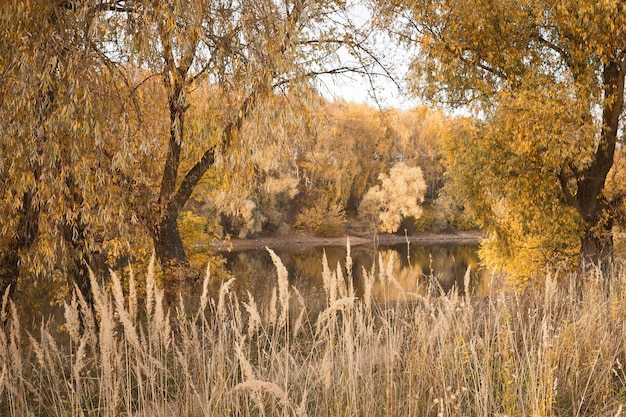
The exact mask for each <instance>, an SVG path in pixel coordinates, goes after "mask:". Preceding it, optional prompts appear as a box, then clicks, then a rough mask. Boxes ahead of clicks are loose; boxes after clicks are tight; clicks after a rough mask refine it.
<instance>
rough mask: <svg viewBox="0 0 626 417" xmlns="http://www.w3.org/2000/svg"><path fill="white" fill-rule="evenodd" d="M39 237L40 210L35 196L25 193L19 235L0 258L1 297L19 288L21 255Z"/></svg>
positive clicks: (20, 213) (18, 228) (20, 215)
mask: <svg viewBox="0 0 626 417" xmlns="http://www.w3.org/2000/svg"><path fill="white" fill-rule="evenodd" d="M38 235H39V210H38V209H37V208H36V207H35V206H34V204H33V194H32V193H30V192H29V193H24V198H23V200H22V209H21V210H20V211H19V221H18V226H17V234H16V235H15V236H14V237H13V238H12V239H11V241H10V243H9V245H8V248H7V249H6V251H5V252H4V253H3V254H2V256H1V257H0V296H1V295H3V294H4V292H5V290H6V289H7V287H9V286H11V289H10V291H11V293H13V292H14V291H15V290H16V288H17V282H18V279H19V277H20V265H19V262H20V253H22V252H24V251H28V250H29V249H30V248H31V247H32V245H33V243H34V242H35V239H36V238H37V236H38Z"/></svg>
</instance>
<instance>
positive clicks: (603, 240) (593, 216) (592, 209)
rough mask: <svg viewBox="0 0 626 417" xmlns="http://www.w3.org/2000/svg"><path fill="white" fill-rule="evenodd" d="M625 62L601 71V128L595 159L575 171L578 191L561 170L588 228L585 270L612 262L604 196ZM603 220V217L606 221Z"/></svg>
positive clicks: (620, 105) (583, 260)
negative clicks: (570, 185)
mask: <svg viewBox="0 0 626 417" xmlns="http://www.w3.org/2000/svg"><path fill="white" fill-rule="evenodd" d="M623 66H624V63H623V62H618V61H612V62H608V63H607V64H605V65H604V68H603V72H602V81H603V91H604V99H603V103H602V130H601V132H600V140H599V141H598V145H597V149H596V152H595V155H594V158H593V161H592V163H591V164H589V166H588V167H587V168H586V169H584V170H582V171H579V170H577V169H576V168H572V167H570V168H569V171H570V172H571V173H575V180H576V189H577V191H576V194H575V195H573V194H572V193H570V192H569V190H568V182H569V179H571V177H569V179H568V175H566V174H564V172H562V173H561V178H560V180H561V188H562V190H563V192H564V194H565V196H566V199H567V201H568V202H569V203H570V204H571V205H572V206H573V207H574V208H575V209H576V210H577V211H578V213H579V214H580V215H581V217H582V218H583V220H584V221H585V222H586V225H587V228H586V231H585V235H584V236H583V237H582V239H581V245H580V261H581V267H582V268H583V269H585V268H590V267H596V266H600V267H603V266H604V267H606V266H607V265H608V263H610V261H611V255H612V251H613V238H612V236H611V233H612V230H611V229H612V226H613V222H612V219H611V216H610V215H607V211H608V207H609V205H610V202H609V201H607V200H606V197H605V196H604V195H603V190H604V186H605V183H606V178H607V176H608V174H609V171H610V170H611V168H612V167H613V161H614V158H615V146H616V143H617V137H618V132H619V120H620V116H621V114H622V110H623V109H624V70H623V68H622V67H623ZM603 219H604V220H603Z"/></svg>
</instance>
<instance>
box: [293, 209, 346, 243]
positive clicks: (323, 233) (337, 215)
mask: <svg viewBox="0 0 626 417" xmlns="http://www.w3.org/2000/svg"><path fill="white" fill-rule="evenodd" d="M296 228H297V229H298V230H302V231H306V232H308V233H311V234H313V235H315V236H320V237H339V236H343V234H344V233H345V213H344V211H343V209H342V208H341V207H339V206H338V205H337V204H331V205H330V206H329V207H326V208H321V207H309V208H306V209H304V210H302V212H301V213H300V214H299V215H298V218H297V219H296Z"/></svg>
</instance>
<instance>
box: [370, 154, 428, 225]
mask: <svg viewBox="0 0 626 417" xmlns="http://www.w3.org/2000/svg"><path fill="white" fill-rule="evenodd" d="M378 179H379V180H380V182H381V184H380V185H375V186H373V187H372V188H370V189H369V190H368V191H367V193H365V195H364V196H363V200H362V201H361V204H360V205H359V217H362V218H364V219H365V220H366V221H368V222H369V223H370V224H371V225H372V226H373V227H374V229H375V230H376V231H377V232H378V231H379V232H384V233H394V232H397V231H398V227H399V226H400V223H401V222H402V219H403V218H406V217H413V218H415V219H417V218H419V217H420V216H421V215H422V208H421V206H420V204H421V203H422V202H423V201H424V193H425V192H426V183H425V182H424V177H423V175H422V170H421V169H420V168H419V167H410V166H407V165H405V164H404V163H403V162H399V163H397V164H395V165H394V166H393V168H391V171H390V172H389V175H387V174H385V173H381V174H380V175H379V176H378Z"/></svg>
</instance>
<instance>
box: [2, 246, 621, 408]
mask: <svg viewBox="0 0 626 417" xmlns="http://www.w3.org/2000/svg"><path fill="white" fill-rule="evenodd" d="M272 255H273V256H272V260H273V262H274V264H275V266H276V268H277V280H276V283H275V287H276V292H275V296H274V301H273V302H271V303H270V305H269V306H263V305H261V304H260V303H259V302H258V301H257V300H255V299H254V297H253V296H252V295H251V294H249V293H248V294H247V297H246V298H247V300H246V301H245V302H243V301H239V298H238V296H237V294H235V293H233V292H232V289H231V288H232V284H233V281H232V280H231V281H227V282H225V283H224V284H223V285H222V287H221V289H220V291H219V293H218V294H217V297H216V299H213V298H211V296H210V294H209V291H208V288H209V284H208V283H209V271H208V270H207V276H206V278H205V280H204V282H203V285H202V288H203V290H202V296H201V300H200V303H199V307H198V309H197V311H189V309H188V307H186V305H185V300H183V299H182V298H180V300H179V302H178V304H177V305H176V306H169V307H168V306H166V305H165V302H164V297H163V292H162V290H160V289H159V288H158V287H157V285H156V281H155V279H154V272H153V271H154V269H153V266H151V267H150V269H149V272H148V273H147V275H146V276H145V277H144V279H145V280H146V282H145V285H143V283H135V277H134V276H131V278H130V281H129V282H128V283H125V282H122V281H121V279H120V278H119V277H118V276H116V275H115V274H113V275H112V279H111V282H110V283H108V285H107V286H106V287H105V286H104V285H102V284H101V283H100V282H99V281H98V279H97V277H95V276H92V289H93V294H94V302H95V304H94V310H95V312H96V316H94V315H93V312H92V309H91V308H90V306H88V305H87V304H86V303H85V301H84V297H82V294H80V292H79V291H78V289H76V290H75V293H74V295H73V297H72V298H71V299H69V300H68V301H67V302H66V303H65V305H64V308H65V314H64V322H63V323H59V322H55V321H51V320H48V321H45V320H43V321H42V324H41V326H40V328H39V331H38V332H36V334H30V333H28V332H27V331H25V330H24V329H23V326H21V324H20V317H19V312H18V311H17V309H16V307H15V305H14V304H13V303H12V302H11V300H10V299H9V298H8V297H7V296H6V295H5V297H3V301H2V307H1V310H0V415H1V416H59V417H60V416H64V417H65V416H76V417H79V416H133V417H140V416H146V417H148V416H180V415H184V416H208V415H235V416H354V415H368V416H409V415H411V416H437V417H439V416H462V415H463V416H505V415H507V416H611V417H612V416H618V415H621V413H622V410H623V404H624V403H625V402H626V371H625V370H624V367H625V366H626V338H625V337H624V336H625V335H626V285H624V284H625V279H624V278H625V276H626V273H625V271H624V268H623V265H622V264H619V263H616V264H615V265H614V266H613V268H612V270H611V272H610V273H609V274H608V275H607V274H606V273H602V272H600V271H592V272H589V273H587V274H586V275H584V276H580V275H579V274H575V273H571V274H569V273H565V272H563V271H560V270H557V269H555V270H552V271H547V272H546V273H545V279H543V282H544V283H545V285H544V287H543V288H533V289H528V290H527V291H525V292H524V293H518V292H514V291H505V290H499V291H495V290H494V292H493V294H492V295H491V296H488V297H471V296H469V295H468V294H467V293H466V294H464V295H460V294H458V293H457V292H454V291H453V292H452V293H450V294H446V295H442V294H441V293H440V292H439V291H428V290H425V291H423V292H422V293H421V294H416V293H411V294H405V295H404V297H400V298H399V299H400V301H397V300H395V301H388V300H385V299H384V298H382V299H381V298H378V299H374V298H372V291H371V288H372V286H373V285H374V284H377V285H382V286H385V285H386V286H389V287H390V289H393V291H394V293H395V291H397V290H398V288H397V287H398V284H397V281H396V280H395V278H394V277H393V276H392V275H391V271H392V270H393V268H391V267H390V262H392V261H390V262H389V263H388V264H386V265H380V267H379V268H376V269H372V271H369V272H367V271H365V283H364V284H365V285H364V293H363V294H361V295H357V294H356V291H355V289H354V286H353V285H352V280H353V277H352V261H351V259H350V257H349V255H348V258H347V260H346V264H345V265H338V266H337V267H336V268H334V267H333V266H331V265H328V262H327V261H326V260H324V271H323V274H324V277H323V281H324V288H325V291H326V296H325V297H326V307H325V309H323V310H322V311H321V312H315V313H313V312H311V311H308V310H307V307H306V305H305V303H304V299H303V297H302V295H301V294H299V293H298V292H297V290H296V289H295V288H290V287H289V283H288V278H287V272H286V269H284V266H283V265H282V263H281V261H280V259H279V258H278V257H277V256H275V254H272ZM375 271H381V272H378V273H376V272H375ZM466 281H469V272H468V275H466ZM140 284H141V285H140ZM123 288H128V291H127V292H124V290H123ZM136 288H145V289H146V295H145V297H142V298H141V299H140V298H139V296H138V294H137V289H136ZM60 326H62V328H63V329H64V333H62V332H58V331H57V329H59V327H60Z"/></svg>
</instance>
